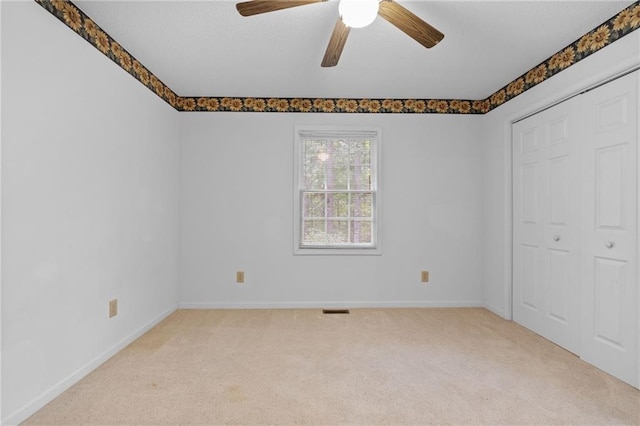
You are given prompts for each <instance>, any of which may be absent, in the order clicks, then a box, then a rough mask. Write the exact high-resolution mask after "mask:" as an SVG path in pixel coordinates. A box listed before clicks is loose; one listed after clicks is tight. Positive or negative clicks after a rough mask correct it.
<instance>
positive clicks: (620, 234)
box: [581, 73, 639, 387]
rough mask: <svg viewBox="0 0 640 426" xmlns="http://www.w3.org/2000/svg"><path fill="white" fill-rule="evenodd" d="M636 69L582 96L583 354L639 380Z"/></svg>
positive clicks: (620, 374)
mask: <svg viewBox="0 0 640 426" xmlns="http://www.w3.org/2000/svg"><path fill="white" fill-rule="evenodd" d="M637 78H638V77H637V73H635V74H631V75H628V76H626V77H623V78H620V79H618V80H615V81H613V82H611V83H608V84H606V85H604V86H601V87H599V88H597V89H595V90H592V91H591V92H588V93H587V94H586V95H584V100H583V104H582V105H583V114H584V115H585V126H584V128H583V139H584V141H583V144H582V146H583V151H584V152H583V174H584V198H583V210H584V215H585V220H584V227H583V238H584V248H583V254H582V260H581V265H582V275H583V280H582V282H583V289H582V295H583V326H582V330H583V339H582V352H581V357H582V358H584V359H585V360H586V361H588V362H590V363H592V364H594V365H595V366H596V367H598V368H601V369H602V370H604V371H606V372H608V373H610V374H612V375H614V376H616V377H618V378H620V379H622V380H624V381H626V382H627V383H630V384H632V385H634V386H636V387H638V385H639V383H638V274H637V204H636V203H637V175H636V173H637V160H636V158H637V151H636V150H637V143H638V131H637V114H638V111H637V102H638V99H637Z"/></svg>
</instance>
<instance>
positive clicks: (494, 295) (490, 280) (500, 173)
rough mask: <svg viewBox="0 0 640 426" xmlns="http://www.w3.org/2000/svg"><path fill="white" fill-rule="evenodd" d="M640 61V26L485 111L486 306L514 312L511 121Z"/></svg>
mask: <svg viewBox="0 0 640 426" xmlns="http://www.w3.org/2000/svg"><path fill="white" fill-rule="evenodd" d="M638 63H640V32H639V31H636V32H634V33H631V34H629V35H627V36H626V37H624V38H622V39H620V40H618V41H616V42H615V43H613V44H611V45H609V46H608V47H606V48H604V49H603V50H601V51H599V52H597V53H595V54H593V55H591V56H589V57H588V58H586V59H584V60H582V61H581V62H579V63H577V64H575V65H573V66H572V67H570V68H568V69H566V70H565V71H563V72H561V73H560V74H557V75H556V76H554V77H553V78H551V79H549V80H547V81H545V82H543V83H542V84H540V85H538V86H536V87H534V88H533V89H531V90H529V91H527V92H525V93H523V94H522V95H520V96H518V97H516V98H515V99H513V100H511V101H509V102H507V103H506V104H504V105H502V106H501V107H499V108H497V109H495V110H493V111H491V112H490V113H489V114H486V115H485V116H484V117H483V127H484V130H483V141H482V146H483V158H482V163H483V181H484V184H483V197H484V199H485V204H484V213H483V217H484V223H483V227H484V244H483V249H482V253H483V264H484V274H483V278H482V283H483V298H484V301H485V306H486V307H488V308H489V309H491V310H493V311H494V312H496V313H498V314H500V315H502V316H504V317H506V318H511V122H512V121H513V120H516V119H518V118H521V117H523V116H524V115H526V114H530V113H532V112H535V111H537V110H539V109H540V108H543V107H545V106H548V105H550V104H551V103H552V102H554V101H558V100H560V99H562V98H563V97H565V96H568V95H570V94H573V93H576V92H578V91H580V90H582V89H584V88H586V87H588V86H590V85H593V84H595V83H596V82H599V81H601V80H603V79H604V78H607V77H609V76H611V75H613V74H615V73H617V72H619V71H621V70H624V69H628V68H630V67H632V66H634V65H637V64H638Z"/></svg>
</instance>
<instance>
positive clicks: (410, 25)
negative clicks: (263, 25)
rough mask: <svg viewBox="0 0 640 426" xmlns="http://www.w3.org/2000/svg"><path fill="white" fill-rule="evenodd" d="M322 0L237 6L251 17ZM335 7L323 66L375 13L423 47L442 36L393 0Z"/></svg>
mask: <svg viewBox="0 0 640 426" xmlns="http://www.w3.org/2000/svg"><path fill="white" fill-rule="evenodd" d="M325 1H327V0H250V1H244V2H241V3H237V4H236V9H238V12H240V14H241V15H242V16H252V15H259V14H261V13H267V12H274V11H276V10H281V9H288V8H290V7H297V6H305V5H307V4H312V3H319V2H325ZM338 10H339V12H340V17H339V18H338V22H336V25H335V27H334V28H333V33H332V34H331V39H329V45H328V46H327V50H326V52H325V54H324V58H323V59H322V66H323V67H333V66H336V65H337V64H338V60H339V59H340V55H341V54H342V49H343V48H344V45H345V43H346V41H347V36H348V35H349V30H350V29H351V28H361V27H364V26H366V25H369V24H370V23H371V22H373V20H374V19H375V17H376V15H379V16H381V17H382V18H383V19H385V20H387V21H388V22H390V23H391V24H393V25H395V26H396V27H397V28H399V29H400V30H401V31H402V32H404V33H405V34H407V35H408V36H409V37H411V38H413V39H414V40H416V41H417V42H418V43H420V44H421V45H423V46H424V47H426V48H430V47H433V46H435V45H436V44H438V43H439V42H440V40H442V39H443V38H444V34H442V33H441V32H440V31H438V30H437V29H435V28H434V27H432V26H431V25H429V24H427V23H426V22H424V21H423V20H422V19H420V18H418V17H417V16H416V15H414V14H413V13H411V12H410V11H409V10H407V9H406V8H404V7H403V6H401V5H400V4H398V3H396V2H395V1H393V0H340V4H339V7H338ZM361 19H362V20H361Z"/></svg>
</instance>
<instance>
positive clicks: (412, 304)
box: [178, 300, 484, 309]
mask: <svg viewBox="0 0 640 426" xmlns="http://www.w3.org/2000/svg"><path fill="white" fill-rule="evenodd" d="M483 307H484V303H483V302H482V301H481V300H418V301H396V302H180V303H178V309H321V308H354V309H355V308H483Z"/></svg>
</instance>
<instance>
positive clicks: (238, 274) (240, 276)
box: [236, 271, 244, 284]
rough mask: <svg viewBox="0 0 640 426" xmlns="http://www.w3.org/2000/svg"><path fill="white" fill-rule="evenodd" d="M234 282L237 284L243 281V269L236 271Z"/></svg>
mask: <svg viewBox="0 0 640 426" xmlns="http://www.w3.org/2000/svg"><path fill="white" fill-rule="evenodd" d="M236 282H237V283H238V284H242V283H244V271H238V272H236Z"/></svg>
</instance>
